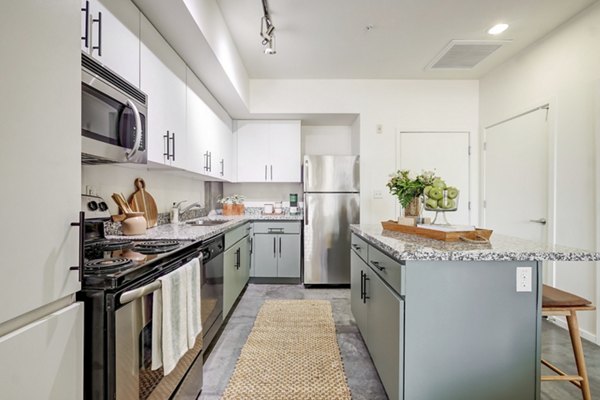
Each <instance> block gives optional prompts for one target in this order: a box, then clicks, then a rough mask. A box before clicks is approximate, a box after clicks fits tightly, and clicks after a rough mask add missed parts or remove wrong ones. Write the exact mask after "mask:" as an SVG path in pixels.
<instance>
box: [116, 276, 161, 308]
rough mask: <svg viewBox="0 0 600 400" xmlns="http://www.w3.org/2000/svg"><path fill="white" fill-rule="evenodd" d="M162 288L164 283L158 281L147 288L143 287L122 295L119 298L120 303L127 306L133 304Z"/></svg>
mask: <svg viewBox="0 0 600 400" xmlns="http://www.w3.org/2000/svg"><path fill="white" fill-rule="evenodd" d="M161 287H162V283H161V282H160V281H159V280H158V279H157V280H155V281H154V282H152V283H149V284H147V285H146V286H142V287H141V288H137V289H133V290H129V291H127V292H125V293H123V294H122V295H121V297H120V298H119V303H121V305H125V304H127V303H131V302H132V301H134V300H137V299H139V298H140V297H143V296H145V295H147V294H148V293H152V292H154V291H156V290H158V289H160V288H161Z"/></svg>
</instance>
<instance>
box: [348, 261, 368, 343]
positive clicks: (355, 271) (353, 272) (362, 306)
mask: <svg viewBox="0 0 600 400" xmlns="http://www.w3.org/2000/svg"><path fill="white" fill-rule="evenodd" d="M368 270H369V268H368V267H367V264H365V262H364V261H363V260H362V259H361V258H360V257H359V256H358V255H356V253H355V252H354V251H351V252H350V307H351V309H352V315H354V319H355V320H356V326H358V330H359V331H360V333H361V335H362V337H363V340H364V341H365V343H367V335H368V330H367V305H366V303H365V301H364V300H363V298H362V291H363V284H364V281H363V279H362V277H363V274H364V273H365V271H368Z"/></svg>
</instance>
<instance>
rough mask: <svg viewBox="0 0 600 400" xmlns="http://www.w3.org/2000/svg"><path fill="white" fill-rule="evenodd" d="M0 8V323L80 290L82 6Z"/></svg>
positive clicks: (29, 1)
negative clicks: (76, 224) (77, 224)
mask: <svg viewBox="0 0 600 400" xmlns="http://www.w3.org/2000/svg"><path fill="white" fill-rule="evenodd" d="M3 4H7V6H6V7H5V6H3V11H2V12H0V35H1V36H2V37H3V38H4V39H3V40H0V54H2V59H3V60H11V61H10V62H2V63H0V76H2V79H0V93H2V95H0V110H2V118H1V121H2V122H1V126H2V128H1V132H2V146H0V187H2V193H4V194H5V195H4V196H2V197H3V198H2V207H0V220H1V221H2V223H3V226H5V227H7V229H9V231H6V232H5V233H4V234H3V235H2V245H1V247H0V249H1V250H2V252H1V253H2V267H1V268H0V271H1V272H0V293H1V296H2V299H4V301H3V302H2V307H0V324H2V323H3V322H5V321H8V320H10V319H13V318H15V317H17V316H20V315H22V314H25V313H27V312H29V311H32V310H34V309H37V308H39V307H41V306H43V305H45V304H48V303H51V302H54V301H56V300H57V299H61V298H63V297H65V296H69V295H71V294H73V293H75V292H77V291H78V290H79V288H80V284H79V282H78V279H77V278H78V277H77V271H76V270H70V269H69V268H70V267H74V266H77V264H78V258H77V255H78V248H79V242H78V235H77V233H78V228H77V227H74V226H71V225H70V224H71V222H74V221H77V220H78V214H79V211H80V209H81V112H80V110H81V52H80V49H79V37H78V33H79V23H80V20H79V10H78V8H77V6H78V5H79V2H78V1H77V0H75V1H51V2H40V1H33V0H20V1H14V2H10V5H8V3H3ZM25 21H26V23H25ZM7 38H19V39H18V40H8V39H7ZM40 71H47V72H48V73H40ZM50 71H51V75H49V74H50ZM32 110H35V117H34V118H32ZM9 194H10V195H9ZM26 210H40V212H42V213H43V216H40V215H41V214H39V213H35V212H27V211H26ZM41 210H44V211H41ZM0 363H1V362H0ZM34 376H35V375H32V376H31V377H32V378H33V377H34ZM35 379H37V377H35ZM1 391H2V390H1V389H0V392H1ZM0 397H3V396H2V395H0ZM3 398H4V397H3Z"/></svg>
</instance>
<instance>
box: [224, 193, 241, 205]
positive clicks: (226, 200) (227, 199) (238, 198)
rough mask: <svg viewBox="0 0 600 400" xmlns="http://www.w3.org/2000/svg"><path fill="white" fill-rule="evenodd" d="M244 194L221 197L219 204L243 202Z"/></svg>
mask: <svg viewBox="0 0 600 400" xmlns="http://www.w3.org/2000/svg"><path fill="white" fill-rule="evenodd" d="M244 200H246V197H245V196H242V195H241V194H232V195H231V196H227V197H221V198H220V199H219V204H244Z"/></svg>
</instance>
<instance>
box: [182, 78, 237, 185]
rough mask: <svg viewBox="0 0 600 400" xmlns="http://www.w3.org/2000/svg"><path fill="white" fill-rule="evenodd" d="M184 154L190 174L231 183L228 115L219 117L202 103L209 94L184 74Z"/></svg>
mask: <svg viewBox="0 0 600 400" xmlns="http://www.w3.org/2000/svg"><path fill="white" fill-rule="evenodd" d="M187 86H188V87H187V112H186V120H187V127H186V129H187V151H188V160H189V163H188V168H189V170H190V171H192V172H196V173H199V174H203V175H207V176H210V177H214V178H218V179H223V180H231V178H232V176H233V171H232V169H231V164H232V163H231V159H232V153H233V152H232V145H233V133H232V127H231V120H230V119H229V117H228V116H225V115H224V116H222V117H219V116H218V115H217V114H216V113H215V112H214V111H213V110H212V109H211V108H210V107H209V106H208V105H207V103H206V102H205V100H204V99H209V96H210V93H209V92H208V90H207V89H206V87H205V86H204V85H203V84H202V82H200V80H199V79H198V77H196V75H194V73H193V72H192V71H191V70H189V69H188V71H187Z"/></svg>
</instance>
